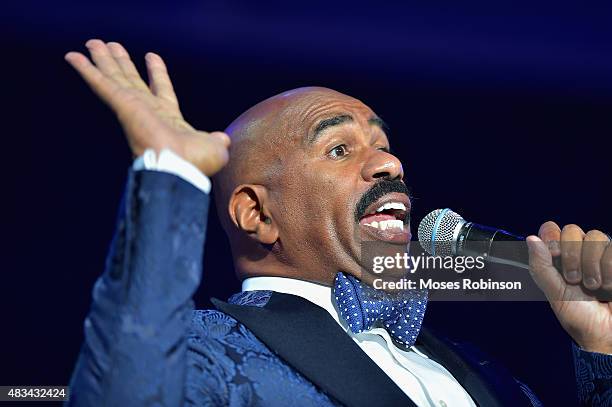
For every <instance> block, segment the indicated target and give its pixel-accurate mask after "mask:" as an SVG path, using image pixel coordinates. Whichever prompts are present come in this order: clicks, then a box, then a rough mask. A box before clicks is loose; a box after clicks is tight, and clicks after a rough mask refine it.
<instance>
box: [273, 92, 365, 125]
mask: <svg viewBox="0 0 612 407" xmlns="http://www.w3.org/2000/svg"><path fill="white" fill-rule="evenodd" d="M285 113H286V115H287V116H288V118H291V117H292V118H293V119H295V120H296V121H295V122H296V124H299V127H300V129H301V130H307V129H309V128H310V127H312V126H314V125H316V124H317V122H319V121H320V120H322V119H325V118H329V117H333V116H338V115H349V116H351V117H353V119H354V120H355V121H360V120H363V121H364V122H365V121H367V120H368V119H370V118H371V117H372V116H373V115H374V112H373V111H372V109H370V108H369V107H368V106H366V105H365V104H364V103H363V102H362V101H360V100H358V99H355V98H353V97H350V96H347V95H344V94H342V93H338V92H335V91H328V92H310V93H308V94H305V95H301V97H299V98H297V100H295V101H293V103H291V105H290V107H289V108H288V109H287V111H286V112H285Z"/></svg>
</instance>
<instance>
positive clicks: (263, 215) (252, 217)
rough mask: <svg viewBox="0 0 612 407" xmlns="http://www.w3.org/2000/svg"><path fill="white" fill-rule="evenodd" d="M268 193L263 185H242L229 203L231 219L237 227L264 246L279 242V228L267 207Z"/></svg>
mask: <svg viewBox="0 0 612 407" xmlns="http://www.w3.org/2000/svg"><path fill="white" fill-rule="evenodd" d="M267 202H268V191H267V190H266V188H265V187H263V186H262V185H240V186H239V187H237V188H236V189H234V192H232V196H231V197H230V201H229V207H228V211H229V215H230V219H231V220H232V222H233V223H234V225H236V227H237V228H238V229H240V230H242V231H244V232H246V233H247V234H248V235H249V236H250V237H252V238H253V239H255V240H256V241H258V242H260V243H263V244H273V243H275V242H276V241H277V240H278V227H277V225H276V223H275V222H274V219H272V217H271V214H270V212H269V211H268V208H267V206H266V204H267Z"/></svg>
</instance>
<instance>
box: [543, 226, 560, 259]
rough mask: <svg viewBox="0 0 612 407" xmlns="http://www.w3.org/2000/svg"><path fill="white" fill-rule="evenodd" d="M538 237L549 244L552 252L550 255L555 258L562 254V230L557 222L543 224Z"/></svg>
mask: <svg viewBox="0 0 612 407" xmlns="http://www.w3.org/2000/svg"><path fill="white" fill-rule="evenodd" d="M538 236H539V237H540V239H542V241H543V242H544V243H546V244H547V246H548V250H550V254H552V256H553V257H557V256H559V255H560V254H561V245H560V243H559V241H560V240H561V228H559V226H558V225H557V224H556V223H555V222H553V221H548V222H545V223H543V224H542V226H540V230H539V231H538Z"/></svg>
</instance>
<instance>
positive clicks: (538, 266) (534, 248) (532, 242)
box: [527, 236, 566, 301]
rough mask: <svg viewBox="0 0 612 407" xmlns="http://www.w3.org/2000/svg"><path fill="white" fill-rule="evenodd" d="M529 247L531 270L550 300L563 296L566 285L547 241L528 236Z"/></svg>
mask: <svg viewBox="0 0 612 407" xmlns="http://www.w3.org/2000/svg"><path fill="white" fill-rule="evenodd" d="M527 246H528V248H529V272H530V273H531V275H532V277H533V279H534V281H535V282H536V284H537V285H538V287H540V289H541V290H542V291H543V292H544V295H546V298H548V299H549V300H550V301H554V300H559V299H561V298H562V297H563V291H564V289H565V287H566V284H565V281H563V277H561V274H559V272H558V271H557V269H555V267H554V266H553V262H552V256H551V254H550V251H549V250H548V247H547V245H546V243H545V242H543V241H542V240H541V239H540V238H539V237H537V236H528V237H527Z"/></svg>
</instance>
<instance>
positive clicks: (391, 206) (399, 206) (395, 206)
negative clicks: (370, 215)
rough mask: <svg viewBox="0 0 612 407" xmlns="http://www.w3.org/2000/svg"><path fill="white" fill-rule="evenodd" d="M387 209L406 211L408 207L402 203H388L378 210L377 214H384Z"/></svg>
mask: <svg viewBox="0 0 612 407" xmlns="http://www.w3.org/2000/svg"><path fill="white" fill-rule="evenodd" d="M387 209H400V210H403V211H405V210H406V206H405V205H404V204H403V203H401V202H387V203H386V204H384V205H382V206H380V207H379V208H378V209H376V212H382V211H385V210H387Z"/></svg>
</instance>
